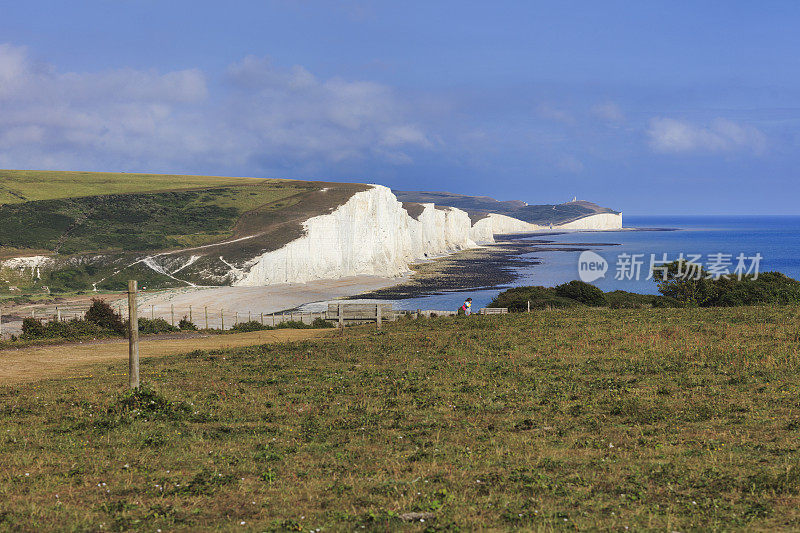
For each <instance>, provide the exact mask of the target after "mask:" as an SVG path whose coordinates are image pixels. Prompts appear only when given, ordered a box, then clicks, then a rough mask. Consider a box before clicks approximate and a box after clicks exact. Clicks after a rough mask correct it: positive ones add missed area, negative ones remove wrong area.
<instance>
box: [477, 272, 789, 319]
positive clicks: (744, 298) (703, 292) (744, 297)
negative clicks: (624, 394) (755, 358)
mask: <svg viewBox="0 0 800 533" xmlns="http://www.w3.org/2000/svg"><path fill="white" fill-rule="evenodd" d="M677 265H678V264H677V263H671V264H670V265H669V266H668V268H670V269H671V270H670V273H669V275H668V276H667V279H662V278H658V279H655V280H654V282H655V284H656V285H657V287H658V290H659V292H660V293H661V294H659V295H652V294H637V293H633V292H626V291H611V292H603V291H602V290H600V289H599V288H597V287H595V286H594V285H591V284H589V283H584V282H582V281H578V280H573V281H570V282H569V283H564V284H562V285H558V286H556V287H541V286H528V287H514V288H512V289H508V290H506V291H503V292H502V293H500V294H499V295H498V296H497V297H496V298H495V299H494V300H493V301H492V303H491V304H489V306H490V307H507V308H508V309H509V310H511V311H525V310H527V307H528V305H529V304H530V306H531V308H552V309H564V308H571V307H587V306H588V307H611V308H617V309H619V308H646V307H736V306H746V305H787V304H791V305H798V304H800V282H798V281H797V280H794V279H792V278H790V277H788V276H785V275H784V274H781V273H780V272H764V273H762V274H760V275H758V276H754V275H747V276H742V277H741V279H739V278H738V277H736V276H728V277H720V278H717V279H713V278H709V277H708V273H707V272H705V271H704V270H702V269H700V270H699V271H698V272H699V274H698V276H699V277H698V279H693V278H687V277H685V276H684V277H682V276H678V275H677V273H678V266H677Z"/></svg>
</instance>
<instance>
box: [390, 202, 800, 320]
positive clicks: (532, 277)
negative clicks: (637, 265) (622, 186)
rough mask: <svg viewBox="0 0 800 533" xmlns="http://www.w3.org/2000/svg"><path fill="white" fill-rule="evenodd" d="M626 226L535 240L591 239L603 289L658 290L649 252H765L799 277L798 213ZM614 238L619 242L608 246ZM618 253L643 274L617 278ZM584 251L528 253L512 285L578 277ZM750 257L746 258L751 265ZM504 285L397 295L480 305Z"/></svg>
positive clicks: (648, 220)
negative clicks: (531, 260)
mask: <svg viewBox="0 0 800 533" xmlns="http://www.w3.org/2000/svg"><path fill="white" fill-rule="evenodd" d="M624 224H625V228H626V230H623V231H603V232H574V233H564V234H560V235H536V236H531V237H530V238H531V239H537V240H538V239H546V240H548V241H553V243H555V244H558V245H559V246H570V245H574V246H575V247H576V248H586V246H582V244H593V245H597V246H593V247H592V248H591V249H592V250H594V251H595V252H597V253H598V254H599V255H601V256H602V257H603V258H604V259H605V260H606V261H607V262H608V265H609V267H608V268H609V270H608V272H607V273H606V275H605V278H603V279H600V280H597V281H595V282H594V284H595V285H596V286H598V287H600V288H601V289H603V290H604V291H610V290H617V289H621V290H626V291H632V292H639V293H650V294H655V293H656V292H657V290H656V286H655V283H654V282H653V281H652V280H646V279H644V278H645V277H646V275H647V274H646V273H647V271H648V270H649V266H650V256H651V254H655V255H656V260H657V261H660V259H661V258H662V257H663V254H667V259H668V260H674V259H677V258H678V254H680V253H683V254H684V255H688V254H700V255H701V256H702V257H701V259H700V260H698V262H700V263H703V264H704V267H705V266H707V263H708V261H709V260H710V258H709V254H730V255H731V256H732V263H733V264H732V265H731V266H730V269H731V270H732V269H733V268H734V267H735V264H736V256H738V255H739V254H744V255H745V256H746V257H748V258H750V257H753V256H755V255H756V254H761V256H762V259H761V260H760V264H759V271H760V272H766V271H769V270H777V271H779V272H783V273H784V274H786V275H787V276H790V277H793V278H795V279H800V216H627V217H625V219H624ZM629 228H645V229H646V228H651V229H652V228H670V229H674V230H675V231H630V230H629ZM605 243H616V244H617V245H616V246H612V245H605ZM620 254H630V255H633V254H644V255H643V257H642V260H643V262H644V265H643V266H642V267H641V270H642V276H641V278H642V279H639V280H635V279H633V280H631V279H621V280H620V279H615V277H616V275H617V270H618V265H619V257H618V256H619V255H620ZM579 255H580V251H553V252H537V253H534V254H530V255H529V256H526V257H535V258H537V259H539V260H540V261H541V262H542V264H540V265H536V266H523V267H521V268H520V269H519V278H518V279H517V280H516V281H515V282H513V283H512V284H511V285H512V286H518V285H545V286H553V285H558V284H560V283H564V282H567V281H571V280H573V279H578V256H579ZM751 262H752V261H750V260H748V261H747V266H750V264H751ZM502 290H503V288H496V289H492V290H483V291H460V292H453V293H447V294H441V295H432V296H426V297H420V298H412V299H408V300H398V301H396V303H395V306H396V307H397V308H399V309H417V308H420V309H456V308H457V307H458V306H459V305H460V304H461V303H462V302H463V300H464V298H466V297H467V296H471V297H472V299H473V305H474V306H476V308H480V307H484V306H485V305H486V304H488V303H489V302H490V301H491V300H492V299H493V298H494V297H495V296H496V295H497V294H498V293H499V292H500V291H502Z"/></svg>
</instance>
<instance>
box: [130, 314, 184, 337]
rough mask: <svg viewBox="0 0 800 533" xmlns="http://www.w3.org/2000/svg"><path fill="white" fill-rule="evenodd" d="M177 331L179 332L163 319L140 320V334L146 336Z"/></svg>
mask: <svg viewBox="0 0 800 533" xmlns="http://www.w3.org/2000/svg"><path fill="white" fill-rule="evenodd" d="M175 331H178V328H176V327H175V326H173V325H172V324H170V323H169V322H167V321H166V320H164V319H163V318H153V319H150V318H140V319H139V333H142V334H144V335H153V334H156V333H173V332H175Z"/></svg>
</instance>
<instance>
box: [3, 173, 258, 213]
mask: <svg viewBox="0 0 800 533" xmlns="http://www.w3.org/2000/svg"><path fill="white" fill-rule="evenodd" d="M262 181H263V180H261V179H258V178H230V177H220V176H183V175H167V174H136V173H119V172H64V171H51V170H0V205H2V204H16V203H22V202H32V201H37V200H55V199H59V198H78V197H82V196H96V195H100V194H128V193H136V192H139V193H141V192H157V191H172V190H181V189H193V188H204V187H220V186H225V185H252V184H256V183H260V182H262Z"/></svg>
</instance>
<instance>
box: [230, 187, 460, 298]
mask: <svg viewBox="0 0 800 533" xmlns="http://www.w3.org/2000/svg"><path fill="white" fill-rule="evenodd" d="M304 226H305V232H306V234H305V235H304V236H303V237H300V238H299V239H296V240H294V241H292V242H290V243H289V244H287V245H286V246H284V247H283V248H280V249H278V250H275V251H272V252H268V253H265V254H263V255H261V256H259V257H256V258H254V259H253V260H251V261H249V262H247V263H246V264H245V265H244V266H243V267H242V268H240V269H239V275H238V279H236V280H235V281H234V283H233V284H234V285H271V284H273V283H305V282H307V281H311V280H315V279H326V278H339V277H345V276H357V275H376V276H399V275H401V274H403V273H404V272H407V271H408V266H409V265H410V264H411V263H412V262H413V261H415V260H417V259H420V258H424V257H430V256H433V255H440V254H446V253H450V252H454V251H457V250H463V249H466V248H472V247H474V246H476V244H475V242H474V241H473V240H472V239H471V238H470V229H471V224H470V219H469V216H468V215H467V213H465V212H464V211H461V210H458V209H453V208H445V209H439V208H436V207H435V206H434V205H433V204H425V205H424V209H423V211H422V213H421V214H420V215H419V216H418V218H416V219H415V218H413V217H411V216H410V215H409V214H408V212H407V211H406V210H405V209H403V206H402V204H401V203H400V202H399V201H398V200H397V198H396V197H395V196H394V194H392V192H391V190H390V189H389V188H388V187H383V186H379V185H376V186H374V187H373V188H372V189H370V190H368V191H364V192H360V193H356V194H354V195H353V196H352V197H351V198H350V199H349V200H348V201H347V202H346V203H345V204H344V205H342V206H340V207H339V208H337V209H336V210H335V211H334V212H332V213H330V214H328V215H320V216H317V217H313V218H310V219H308V220H307V221H306V222H305V224H304Z"/></svg>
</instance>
